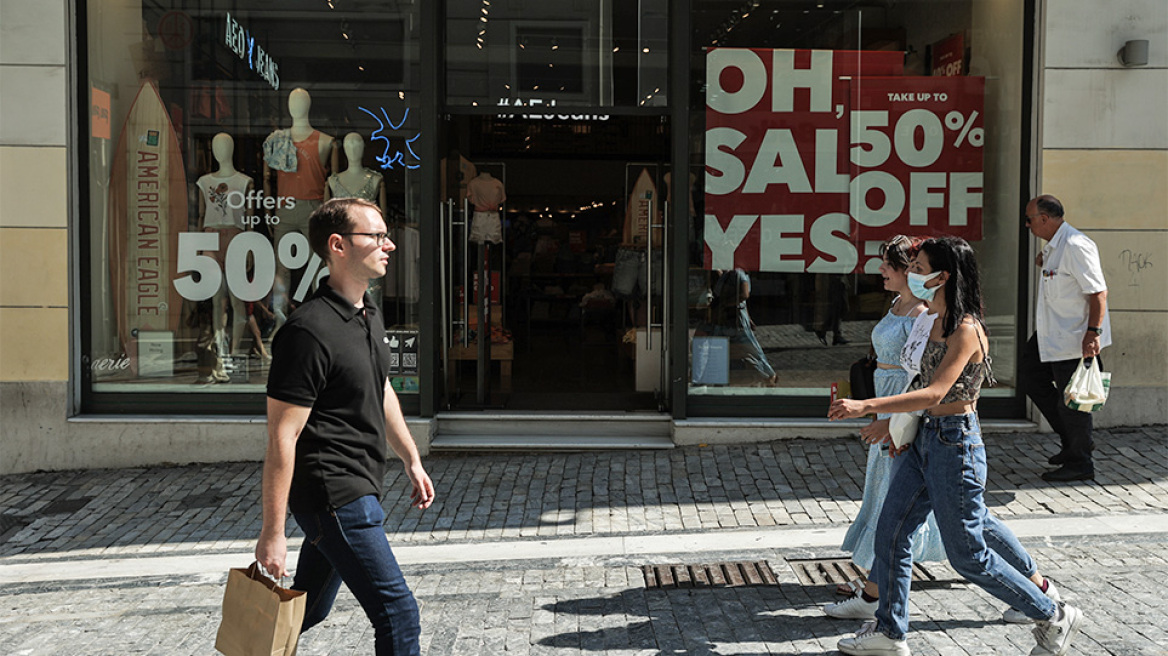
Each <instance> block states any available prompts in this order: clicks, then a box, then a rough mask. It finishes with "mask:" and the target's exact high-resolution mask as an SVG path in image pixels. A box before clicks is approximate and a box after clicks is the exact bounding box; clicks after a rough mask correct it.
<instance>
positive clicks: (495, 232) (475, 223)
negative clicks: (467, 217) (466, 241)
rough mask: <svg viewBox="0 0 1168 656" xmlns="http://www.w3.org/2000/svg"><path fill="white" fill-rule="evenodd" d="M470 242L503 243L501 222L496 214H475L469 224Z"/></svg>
mask: <svg viewBox="0 0 1168 656" xmlns="http://www.w3.org/2000/svg"><path fill="white" fill-rule="evenodd" d="M470 240H471V241H473V242H475V243H479V244H481V243H483V242H487V241H489V242H491V243H492V244H498V243H500V242H502V241H503V222H502V221H501V220H500V219H499V213H498V212H475V213H474V216H473V217H472V218H471V222H470Z"/></svg>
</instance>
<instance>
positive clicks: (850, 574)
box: [787, 558, 937, 585]
mask: <svg viewBox="0 0 1168 656" xmlns="http://www.w3.org/2000/svg"><path fill="white" fill-rule="evenodd" d="M787 563H788V564H789V565H790V566H791V569H793V570H794V571H795V576H796V577H798V579H799V582H800V583H802V584H803V585H838V584H840V583H847V582H848V581H854V580H855V579H861V580H862V579H864V574H863V573H862V572H861V571H860V570H858V569H856V565H855V563H853V562H852V561H851V560H849V559H847V558H828V559H817V560H816V559H811V560H788V561H787ZM912 580H914V581H920V582H933V581H936V580H937V577H936V576H934V575H933V573H932V572H930V571H929V570H927V569H925V567H924V566H923V565H921V564H919V563H913V577H912Z"/></svg>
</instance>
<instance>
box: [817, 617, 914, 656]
mask: <svg viewBox="0 0 1168 656" xmlns="http://www.w3.org/2000/svg"><path fill="white" fill-rule="evenodd" d="M836 649H839V650H840V651H841V652H842V653H844V654H848V656H912V652H911V651H909V649H908V642H907V641H906V640H905V639H904V638H901V639H900V640H893V639H892V638H889V637H888V636H886V635H884V634H883V633H880V632H879V631H877V630H876V622H875V621H872V622H864V625H863V626H861V627H860V632H859V633H857V634H856V635H855V637H853V638H843V639H841V640H840V641H839V642H838V643H836Z"/></svg>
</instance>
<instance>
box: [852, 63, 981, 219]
mask: <svg viewBox="0 0 1168 656" xmlns="http://www.w3.org/2000/svg"><path fill="white" fill-rule="evenodd" d="M984 97H985V78H980V77H943V78H935V77H894V78H863V79H862V80H859V81H857V84H855V85H854V86H853V88H852V108H853V109H852V143H853V144H856V147H855V148H858V149H859V150H856V149H853V156H852V162H853V164H854V165H855V166H856V168H855V169H854V172H853V177H852V217H853V218H854V219H855V224H854V225H855V228H856V233H855V234H856V236H857V237H858V238H859V239H860V240H861V241H865V240H885V239H887V238H889V237H891V236H893V235H895V234H912V235H941V234H945V235H955V236H957V237H962V238H963V239H965V240H967V241H979V240H980V239H981V218H982V182H983V181H982V178H983V174H982V172H983V167H982V145H983V143H984V141H985V128H984V127H983V120H982V112H983V111H984Z"/></svg>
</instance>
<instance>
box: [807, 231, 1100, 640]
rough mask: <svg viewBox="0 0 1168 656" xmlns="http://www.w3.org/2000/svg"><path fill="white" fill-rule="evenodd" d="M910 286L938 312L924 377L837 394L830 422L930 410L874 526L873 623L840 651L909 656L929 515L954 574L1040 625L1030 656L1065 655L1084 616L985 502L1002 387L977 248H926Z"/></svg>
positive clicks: (943, 242) (954, 244)
mask: <svg viewBox="0 0 1168 656" xmlns="http://www.w3.org/2000/svg"><path fill="white" fill-rule="evenodd" d="M908 285H909V289H910V290H911V291H912V293H913V295H914V296H917V297H918V298H920V299H922V300H924V301H925V302H926V303H928V307H929V312H931V313H934V314H936V315H937V317H936V321H935V322H934V323H933V327H932V330H931V332H930V334H929V336H928V342H927V343H926V344H925V347H924V352H923V354H922V356H921V362H920V378H919V380H918V382H917V383H915V384H914V385H913V389H912V390H911V391H908V392H905V393H903V394H898V395H896V396H889V397H883V398H876V399H868V400H864V401H854V400H851V399H839V400H836V401H835V402H833V403H832V404H831V408H830V409H829V411H828V418H829V419H832V420H836V419H847V418H852V417H862V416H864V415H865V414H868V413H871V412H911V411H916V410H924V411H925V414H924V416H923V417H922V418H921V422H920V426H919V429H918V431H917V436H916V439H915V440H914V441H913V442H911V443H909V444H907V445H905V447H903V448H902V449H901V450H899V451H900V453H901V455H900V457H899V458H898V459H897V462H896V466H895V467H894V470H893V474H892V482H891V483H890V485H889V489H888V496H887V497H886V499H885V503H884V509H883V511H882V512H881V514H880V520H879V523H878V524H877V528H876V543H875V550H876V558H875V562H874V564H873V569H872V573H873V578H874V579H875V581H876V584H877V585H878V586H879V588H880V601H879V605H878V607H877V609H876V619H875V620H874V621H871V622H866V623H865V624H864V626H863V627H861V629H860V632H859V633H857V634H856V636H855V637H852V638H844V639H842V640H840V641H839V644H838V648H839V650H840V651H841V652H843V653H844V654H850V655H854V656H883V655H888V656H908V655H909V653H910V651H909V648H908V643H907V641H906V640H905V634H906V633H907V631H908V594H909V584H910V582H911V580H912V552H911V536H912V534H913V532H915V531H916V529H917V528H918V527H919V526H920V525H921V524H922V523H924V521H925V518H926V517H927V515H928V513H929V511H930V510H932V511H933V512H935V513H936V518H937V527H938V529H939V530H940V533H941V539H942V541H943V542H944V545H945V552H946V554H947V555H948V557H949V562H950V564H951V565H952V566H953V569H954V570H956V571H957V573H959V574H961V575H962V576H964V577H965V578H966V579H968V580H970V581H971V582H973V583H975V584H977V585H979V586H981V587H982V588H983V589H984V590H985V591H986V592H988V593H990V594H991V595H993V596H995V597H997V598H998V599H1001V600H1002V601H1005V602H1006V603H1008V604H1010V606H1011V607H1012V608H1015V609H1018V610H1019V611H1021V612H1022V613H1023V614H1024V615H1025V616H1026V617H1028V618H1030V619H1032V620H1034V621H1035V622H1036V623H1037V626H1036V627H1035V629H1034V636H1035V638H1036V640H1037V643H1038V644H1037V645H1036V646H1035V647H1034V649H1033V650H1032V651H1031V652H1030V654H1031V656H1049V655H1052V654H1053V655H1057V656H1062V655H1063V654H1065V653H1066V652H1067V649H1068V648H1069V647H1070V642H1071V640H1072V638H1073V637H1074V636H1075V634H1076V633H1078V631H1079V627H1080V626H1081V624H1082V620H1083V614H1082V612H1081V611H1079V610H1078V609H1076V608H1074V607H1071V606H1068V605H1066V604H1065V603H1063V602H1061V601H1058V600H1057V599H1055V598H1052V596H1054V595H1052V591H1053V586H1047V589H1046V590H1045V591H1044V590H1043V588H1042V587H1040V586H1042V584H1043V583H1045V581H1043V580H1042V579H1041V577H1039V576H1038V574H1037V568H1036V567H1035V565H1034V560H1033V559H1032V558H1031V557H1030V554H1029V553H1027V552H1026V550H1025V549H1024V548H1023V547H1022V545H1021V544H1019V543H1018V540H1017V538H1016V537H1014V534H1013V533H1012V532H1011V531H1010V529H1008V528H1007V527H1006V526H1005V525H1004V524H1003V523H1002V522H1001V521H1000V520H998V518H996V517H994V516H993V515H991V514H990V513H989V511H988V510H987V509H986V506H985V499H984V493H985V480H986V457H985V445H984V444H983V442H982V438H981V427H980V424H979V422H978V418H977V399H978V396H979V393H980V389H981V384H982V382H983V381H988V382H989V383H990V384H993V375H992V373H991V371H990V359H989V357H988V354H987V353H986V345H987V343H988V340H987V337H986V331H985V325H984V323H983V320H982V314H983V312H984V310H983V306H982V300H981V283H980V280H979V276H978V270H977V262H976V260H975V258H974V253H973V249H972V248H970V246H969V244H967V243H966V242H965V241H964V240H962V239H958V238H955V237H941V238H934V239H929V240H927V241H925V242H924V243H923V244H921V247H920V252H919V253H918V254H917V256H916V257H915V258H914V259H913V261H912V264H911V265H910V267H909V273H908ZM1028 577H1029V578H1028ZM1035 579H1038V580H1035Z"/></svg>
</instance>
